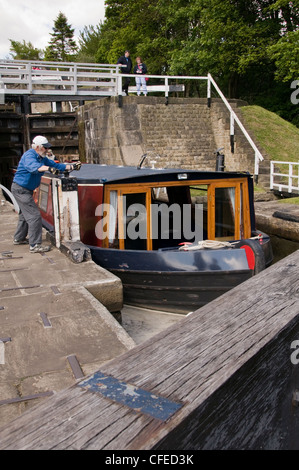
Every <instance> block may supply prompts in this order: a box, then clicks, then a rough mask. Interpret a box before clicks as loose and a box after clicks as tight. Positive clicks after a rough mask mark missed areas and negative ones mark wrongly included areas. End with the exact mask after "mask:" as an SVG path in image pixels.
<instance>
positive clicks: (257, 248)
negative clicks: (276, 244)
mask: <svg viewBox="0 0 299 470" xmlns="http://www.w3.org/2000/svg"><path fill="white" fill-rule="evenodd" d="M234 246H235V248H241V249H243V250H245V252H246V257H247V262H248V267H249V269H251V270H253V271H254V274H258V273H260V272H261V271H263V270H264V269H265V267H266V260H265V255H264V250H263V248H262V246H261V244H260V242H259V241H258V240H240V242H238V243H237V244H235V245H234Z"/></svg>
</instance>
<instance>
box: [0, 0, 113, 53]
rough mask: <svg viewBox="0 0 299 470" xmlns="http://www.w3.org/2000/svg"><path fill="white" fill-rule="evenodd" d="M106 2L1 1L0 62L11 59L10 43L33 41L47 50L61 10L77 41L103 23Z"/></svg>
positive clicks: (39, 47) (81, 0)
mask: <svg viewBox="0 0 299 470" xmlns="http://www.w3.org/2000/svg"><path fill="white" fill-rule="evenodd" d="M104 3H105V0H63V1H62V0H0V59H9V58H11V56H10V41H9V39H13V40H14V41H21V42H23V40H25V41H26V42H27V43H28V42H29V41H30V42H31V43H32V44H33V46H34V47H36V48H38V49H44V48H45V47H46V46H47V45H48V43H49V41H50V39H51V36H50V33H52V32H53V26H54V21H55V20H56V18H57V16H58V15H59V12H60V11H61V12H62V13H63V14H64V15H65V16H66V18H67V22H68V24H70V25H71V27H72V28H74V29H75V31H74V37H75V38H78V37H79V34H80V31H83V28H84V26H89V25H93V26H96V25H97V24H99V23H100V22H101V21H103V20H104V16H105V5H104Z"/></svg>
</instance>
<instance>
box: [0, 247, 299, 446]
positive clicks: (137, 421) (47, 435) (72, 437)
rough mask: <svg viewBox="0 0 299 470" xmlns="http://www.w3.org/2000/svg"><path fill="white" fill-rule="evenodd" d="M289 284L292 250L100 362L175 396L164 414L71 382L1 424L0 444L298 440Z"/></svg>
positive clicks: (295, 273)
mask: <svg viewBox="0 0 299 470" xmlns="http://www.w3.org/2000/svg"><path fill="white" fill-rule="evenodd" d="M298 292H299V251H297V252H295V253H293V254H292V255H290V256H289V257H287V258H285V259H284V260H282V261H280V262H279V263H277V264H275V265H274V266H272V267H270V268H268V269H267V270H265V271H263V272H261V273H260V274H258V275H257V276H254V277H252V278H251V279H249V280H248V281H246V282H244V283H243V284H241V285H239V286H237V287H236V288H234V289H233V290H231V291H229V292H227V293H226V294H224V295H223V296H221V297H219V298H217V299H216V300H214V301H213V302H211V303H210V304H207V305H205V306H204V307H202V308H201V309H200V310H198V311H196V312H194V313H193V314H191V315H189V316H187V317H184V319H182V321H181V322H178V323H176V324H175V325H173V326H171V327H170V328H168V329H167V330H164V331H162V332H161V333H159V334H158V335H156V336H154V337H153V338H151V339H150V340H148V341H146V342H144V343H142V344H141V345H139V346H137V347H135V348H134V349H132V350H131V351H129V352H127V353H125V354H124V355H122V356H121V357H119V358H116V359H114V360H113V361H110V362H109V363H107V364H104V365H103V366H102V367H101V370H100V372H101V373H102V374H105V375H106V376H109V377H112V378H114V379H116V380H117V381H119V382H122V381H124V382H126V383H127V384H131V385H132V387H138V388H142V389H144V390H147V391H148V392H150V393H152V394H153V395H159V396H161V397H164V398H165V399H168V400H171V401H174V402H178V403H182V404H183V406H182V407H181V408H180V409H179V410H178V411H177V412H176V413H175V414H174V415H172V416H171V417H170V418H169V419H168V420H167V421H165V422H163V421H161V420H159V419H157V418H155V417H153V416H149V415H147V414H145V413H143V412H142V410H139V411H136V410H133V409H130V408H129V407H128V406H126V405H125V404H123V403H120V402H118V401H117V399H111V398H107V397H104V396H102V395H101V394H99V393H96V392H94V391H89V390H85V389H84V388H83V389H82V387H80V385H79V384H77V385H75V386H73V387H71V388H69V389H67V390H64V391H63V392H59V393H57V394H56V395H55V396H53V397H51V398H49V399H48V400H47V401H46V402H44V403H43V405H42V406H40V405H39V406H37V407H36V408H34V409H32V410H30V412H26V413H24V414H23V415H22V416H20V417H19V418H18V419H17V420H15V421H14V422H12V423H11V424H10V425H8V426H6V428H5V429H2V430H0V442H1V444H0V448H1V449H54V448H55V449H68V448H69V449H106V450H107V449H109V450H120V449H122V450H132V449H138V450H141V449H159V448H160V449H163V450H166V449H200V448H218V449H220V448H232V447H231V446H236V447H235V448H238V446H239V447H240V448H263V446H268V448H271V446H278V447H279V448H283V446H284V445H285V446H288V445H291V444H290V443H291V442H295V445H297V447H298V444H296V439H295V440H294V436H296V435H298V430H299V425H298V423H299V415H298V411H296V410H298V407H296V408H292V396H293V391H292V386H293V385H294V383H296V380H297V382H298V380H299V376H298V372H297V371H296V369H294V365H293V364H292V363H291V361H290V345H291V341H292V340H293V339H294V338H296V337H297V338H299V294H298ZM296 374H297V375H296ZM288 413H289V414H290V415H291V417H292V420H291V421H288V420H287V416H288ZM295 413H297V414H296V415H295ZM279 416H280V417H282V416H283V419H282V418H279ZM290 423H291V425H292V426H293V432H294V433H293V436H292V435H291V431H292V427H291V425H290ZM292 439H293V440H292Z"/></svg>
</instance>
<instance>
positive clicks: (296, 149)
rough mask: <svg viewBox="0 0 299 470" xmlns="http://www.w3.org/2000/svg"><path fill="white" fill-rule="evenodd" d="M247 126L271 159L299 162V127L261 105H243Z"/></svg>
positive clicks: (243, 114) (242, 110)
mask: <svg viewBox="0 0 299 470" xmlns="http://www.w3.org/2000/svg"><path fill="white" fill-rule="evenodd" d="M240 109H241V112H242V116H243V120H244V123H245V127H246V128H247V129H248V130H249V132H250V133H251V134H252V136H253V139H254V140H255V141H256V142H258V144H259V145H260V147H261V149H263V150H264V152H266V153H267V155H268V157H269V159H270V160H278V161H280V160H281V161H285V162H299V129H298V127H296V126H294V125H293V124H291V123H289V122H288V121H286V120H285V119H282V118H281V117H279V116H278V115H277V114H275V113H273V112H271V111H267V110H266V109H264V108H261V107H260V106H243V107H242V108H240Z"/></svg>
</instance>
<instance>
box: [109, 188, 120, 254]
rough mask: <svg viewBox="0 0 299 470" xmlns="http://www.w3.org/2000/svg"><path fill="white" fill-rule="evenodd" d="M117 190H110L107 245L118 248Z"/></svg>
mask: <svg viewBox="0 0 299 470" xmlns="http://www.w3.org/2000/svg"><path fill="white" fill-rule="evenodd" d="M117 197H118V195H117V191H110V201H109V203H110V209H109V232H108V234H109V235H108V237H109V247H110V248H119V240H118V233H117V229H118V227H117V214H118V212H117V202H118V201H117Z"/></svg>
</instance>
